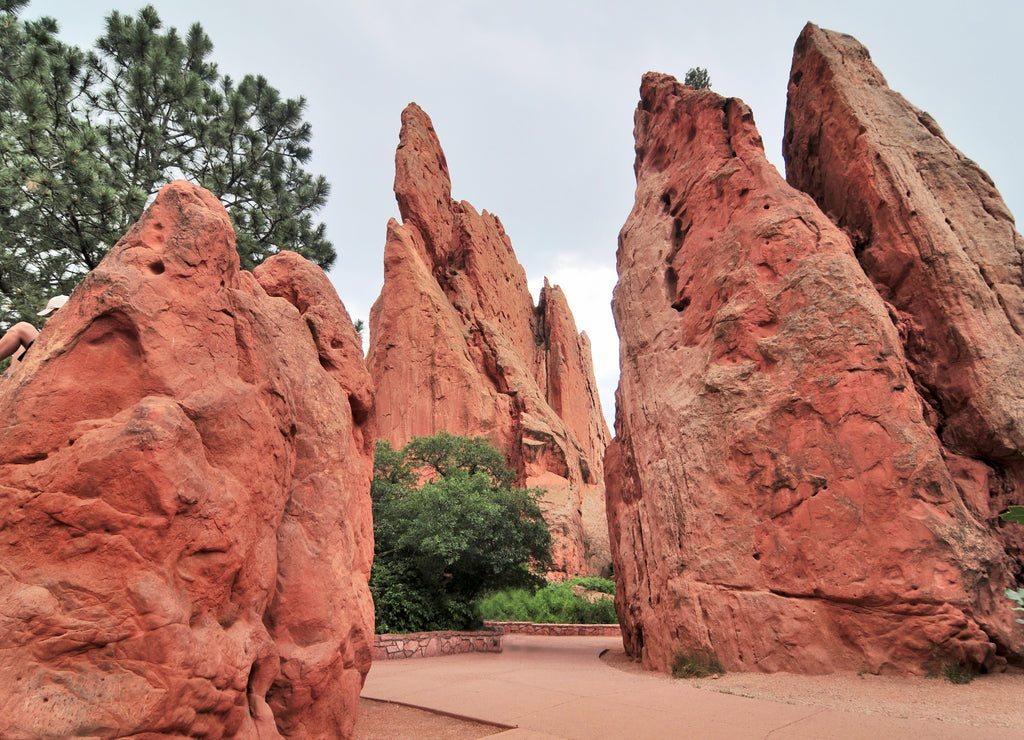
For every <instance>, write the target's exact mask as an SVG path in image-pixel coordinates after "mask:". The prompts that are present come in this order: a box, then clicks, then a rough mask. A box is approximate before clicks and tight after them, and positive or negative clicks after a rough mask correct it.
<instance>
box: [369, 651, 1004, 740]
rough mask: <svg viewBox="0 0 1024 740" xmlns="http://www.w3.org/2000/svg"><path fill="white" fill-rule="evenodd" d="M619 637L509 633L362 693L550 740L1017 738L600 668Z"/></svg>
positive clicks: (385, 665) (391, 672)
mask: <svg viewBox="0 0 1024 740" xmlns="http://www.w3.org/2000/svg"><path fill="white" fill-rule="evenodd" d="M605 649H611V650H621V649H622V641H621V640H620V639H619V638H617V637H531V636H523V635H506V636H505V638H504V652H502V653H468V654H464V655H452V656H444V657H439V658H412V659H409V660H391V661H377V662H375V663H374V664H373V668H372V669H371V670H370V674H369V676H367V679H366V684H365V686H364V687H363V692H362V696H364V697H366V698H369V699H378V700H383V701H394V702H399V703H402V704H408V705H411V706H416V707H422V708H425V709H432V710H434V711H440V712H446V713H449V714H453V715H456V716H460V717H469V718H472V719H477V720H483V721H486V722H492V723H498V724H501V725H506V726H509V727H513V728H516V729H511V730H508V731H506V732H503V733H500V734H498V735H495V736H494V737H496V738H502V740H504V739H505V738H508V739H509V740H532V739H535V740H542V739H543V738H580V739H581V740H599V739H600V738H629V739H630V740H639V739H641V738H673V739H675V738H702V739H703V738H730V740H733V739H742V738H768V737H771V738H786V739H787V740H788V739H789V738H868V739H870V740H884V739H886V738H915V739H916V740H925V739H927V740H932V739H933V738H934V739H936V740H940V739H944V738H949V739H950V740H954V739H955V740H973V739H974V738H977V739H978V740H997V739H1000V738H1020V737H1021V734H1020V733H1019V732H1011V731H1010V730H1003V729H1000V728H992V727H971V726H969V725H957V724H952V723H949V722H937V721H921V720H909V719H894V718H888V717H879V716H875V715H870V714H859V713H853V712H844V711H840V710H837V709H827V708H822V707H813V706H797V705H791V704H776V703H773V702H769V701H763V700H760V699H750V698H746V697H741V696H734V695H729V694H723V693H720V692H716V691H710V690H705V689H697V688H693V687H692V686H690V685H688V684H686V683H685V682H682V681H679V682H676V681H671V680H666V679H665V678H664V677H661V676H656V675H644V674H634V673H627V672H625V671H621V670H619V669H617V668H614V667H611V666H608V665H606V664H605V663H603V662H602V661H601V660H600V658H599V655H600V653H601V652H602V651H603V650H605Z"/></svg>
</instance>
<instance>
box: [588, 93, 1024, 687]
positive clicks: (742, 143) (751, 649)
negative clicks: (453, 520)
mask: <svg viewBox="0 0 1024 740" xmlns="http://www.w3.org/2000/svg"><path fill="white" fill-rule="evenodd" d="M640 97H641V99H640V104H639V106H638V108H637V111H636V117H635V137H636V154H637V156H636V165H635V170H636V174H637V195H636V203H635V205H634V208H633V210H632V212H631V214H630V216H629V218H628V219H627V221H626V224H625V226H624V227H623V229H622V232H621V234H620V244H619V250H618V271H619V282H618V285H617V286H616V288H615V294H614V299H613V304H612V305H613V311H614V314H615V319H616V325H617V327H618V329H619V333H620V365H621V376H620V383H619V389H618V393H617V409H616V435H617V436H616V440H615V441H614V442H613V443H612V446H611V447H610V448H609V452H608V455H607V458H606V484H607V498H608V517H609V523H610V530H611V544H612V553H613V560H614V565H615V577H616V580H617V587H618V588H617V593H618V596H617V603H616V606H617V609H618V611H619V617H620V622H621V623H622V626H623V633H624V640H625V644H626V646H627V649H628V651H629V652H630V654H631V655H633V656H635V657H639V658H642V660H643V663H644V665H645V666H647V667H651V668H656V669H659V670H668V669H669V668H670V666H671V665H672V663H673V660H674V658H675V655H676V652H677V650H682V651H684V652H690V653H693V652H700V651H710V652H713V653H715V654H716V655H717V657H718V658H719V660H720V661H721V662H722V664H723V665H724V666H725V668H727V669H729V670H756V671H794V672H807V673H821V672H830V671H835V670H868V671H873V672H919V671H924V670H927V667H928V665H927V664H928V663H929V662H930V661H932V660H933V659H935V656H938V655H941V656H943V658H944V659H948V660H953V661H961V662H963V663H965V664H967V665H971V666H974V667H986V668H990V669H994V668H998V667H1000V666H1002V665H1004V664H1005V658H1006V657H1019V656H1017V654H1016V653H1015V652H1014V651H1015V650H1016V649H1017V648H1015V647H1012V645H1014V644H1015V643H1014V638H1013V635H1014V634H1015V632H1014V630H1015V628H1014V624H1013V619H1012V612H1010V611H1009V610H1008V608H1007V607H1006V605H1005V603H1003V602H1005V600H1004V599H1002V596H1001V589H1002V587H1003V586H1004V585H1005V584H1006V583H1007V571H1006V567H1007V561H1006V558H1005V556H1004V554H1003V552H1002V550H1001V548H1000V547H999V546H998V544H997V543H996V542H994V541H993V539H992V538H991V537H990V536H989V535H988V532H987V529H986V527H985V526H984V524H983V523H982V522H979V521H978V520H977V519H976V518H975V517H974V516H973V514H972V512H971V511H970V510H969V509H968V508H967V507H966V506H965V505H964V502H963V500H962V497H961V495H960V492H959V491H958V489H957V486H956V484H955V483H954V481H953V479H952V477H951V475H950V472H949V470H948V469H947V467H946V465H945V463H944V460H943V454H942V449H941V446H940V444H939V443H938V440H937V439H936V437H935V435H934V433H933V432H932V430H931V429H930V428H929V426H928V425H927V424H926V423H925V419H924V414H923V407H922V402H921V399H920V397H919V395H918V394H917V392H916V391H915V388H914V384H913V381H912V379H911V377H910V374H909V373H908V370H907V365H906V359H905V357H904V354H903V349H902V344H901V342H900V337H899V334H898V332H897V330H896V328H895V327H894V325H893V323H892V321H891V320H890V318H889V312H888V309H887V307H886V305H885V303H884V302H883V301H882V300H881V299H880V298H879V296H878V294H877V292H876V291H875V290H874V288H873V287H872V285H871V283H870V282H869V281H868V280H867V278H866V277H865V275H864V273H863V271H862V270H861V268H860V266H859V265H858V263H857V261H856V259H855V257H854V253H853V248H852V246H851V244H850V242H849V240H848V239H847V238H846V236H845V235H844V234H843V233H842V232H841V231H840V230H839V229H838V228H836V227H835V226H834V225H833V224H832V223H831V222H830V221H829V220H828V219H827V218H826V217H825V216H824V215H823V214H822V213H821V211H820V210H818V208H817V207H816V206H815V204H814V203H813V201H811V199H810V198H809V197H807V196H806V195H803V194H801V193H799V192H797V191H795V190H793V189H792V188H791V187H789V186H788V185H787V184H786V183H785V182H784V181H783V180H782V178H781V177H780V176H779V174H778V173H777V172H776V170H775V168H774V167H773V166H771V165H770V164H769V163H768V162H767V160H766V159H765V156H764V152H763V148H762V145H761V140H760V137H759V135H758V133H757V130H756V127H755V125H754V122H753V117H752V115H751V112H750V110H749V109H748V108H747V107H746V106H745V105H744V104H743V103H742V102H741V101H739V100H736V99H725V98H722V97H720V96H718V95H716V94H715V93H713V92H711V91H709V90H706V91H694V90H692V89H690V88H688V87H685V86H683V85H681V84H679V83H678V82H676V81H675V80H674V79H673V78H671V77H668V76H665V75H657V74H653V73H652V74H648V75H646V76H645V77H644V79H643V83H642V86H641V95H640Z"/></svg>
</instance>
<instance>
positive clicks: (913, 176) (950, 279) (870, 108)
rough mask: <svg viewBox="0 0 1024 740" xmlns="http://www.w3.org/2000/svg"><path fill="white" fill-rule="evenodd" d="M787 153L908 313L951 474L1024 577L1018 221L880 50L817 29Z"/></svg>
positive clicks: (914, 366)
mask: <svg viewBox="0 0 1024 740" xmlns="http://www.w3.org/2000/svg"><path fill="white" fill-rule="evenodd" d="M784 153H785V156H786V163H787V164H786V169H787V173H788V177H789V181H790V183H791V184H793V185H794V186H795V187H797V188H800V189H801V190H804V191H806V192H808V193H809V194H811V195H812V196H813V197H814V198H815V199H816V200H817V202H818V204H819V205H820V206H821V208H822V209H823V210H824V211H825V212H826V213H828V214H829V216H831V217H832V219H833V220H834V221H836V223H838V224H839V226H840V227H842V229H843V230H844V231H846V232H847V233H848V234H849V235H850V237H851V239H852V240H853V244H854V249H855V251H856V253H857V256H858V258H859V260H860V263H861V265H862V266H863V268H864V270H865V272H866V273H867V275H868V277H869V278H871V280H872V282H873V283H874V284H875V287H876V288H877V289H878V291H879V293H880V294H881V295H882V297H883V298H884V299H885V300H886V301H887V302H889V303H890V304H892V305H893V306H894V307H895V313H896V315H897V317H898V322H899V327H900V331H901V334H902V335H903V343H904V348H905V351H906V354H907V359H908V362H909V366H910V372H911V376H912V377H913V379H914V384H915V386H916V388H917V390H918V392H919V393H920V394H921V395H922V396H923V398H924V399H925V402H926V406H925V409H926V414H927V418H928V420H929V423H930V425H931V426H932V427H934V428H935V430H936V432H937V433H938V434H939V436H940V437H941V438H942V441H943V443H944V445H945V454H946V457H947V460H948V464H949V466H950V469H951V470H952V471H954V474H955V477H956V479H957V484H958V485H959V486H960V487H961V489H962V492H963V496H964V498H965V500H966V501H967V504H968V506H970V507H971V510H972V512H973V513H974V515H975V516H976V517H978V518H979V519H981V520H983V521H986V522H988V523H989V526H991V527H992V528H993V529H996V530H999V532H1000V536H1001V537H1002V539H1003V540H1004V542H1005V543H1006V545H1007V547H1008V548H1009V550H1010V551H1011V553H1013V555H1014V557H1015V558H1016V559H1017V560H1018V561H1019V562H1018V565H1017V572H1018V573H1019V572H1020V568H1021V564H1024V528H1022V527H1014V526H1007V525H1004V524H1003V523H1002V522H1000V521H999V520H998V519H997V518H996V517H997V514H998V513H999V512H1000V511H1004V510H1005V509H1006V507H1007V505H1008V504H1011V503H1014V504H1020V503H1024V458H1022V456H1021V453H1022V452H1024V339H1022V336H1021V334H1022V332H1024V267H1022V257H1021V253H1022V252H1024V241H1022V240H1021V237H1020V235H1019V234H1018V233H1017V232H1016V231H1015V229H1014V222H1013V217H1012V216H1011V215H1010V212H1009V210H1007V208H1006V205H1005V204H1004V203H1003V200H1002V198H1001V197H1000V196H999V192H998V191H997V190H996V188H995V185H993V183H992V180H991V179H990V178H989V176H988V175H987V174H985V172H983V171H982V170H981V168H979V167H978V165H976V164H975V163H974V162H972V161H971V160H969V159H967V158H966V157H965V156H964V155H963V154H961V153H960V152H959V151H957V149H956V148H955V147H954V146H953V145H952V144H950V143H949V142H948V141H947V140H946V137H945V136H944V135H943V133H942V131H941V130H940V129H939V127H938V124H936V123H935V121H934V120H933V119H932V118H931V116H929V115H928V114H927V113H925V112H924V111H921V110H918V109H917V108H915V107H914V106H912V105H911V104H910V103H908V102H907V101H906V100H905V99H904V98H903V97H902V96H901V95H899V94H898V93H896V92H894V91H892V90H890V89H889V87H888V86H887V85H886V82H885V78H884V77H883V76H882V74H881V73H880V72H879V71H878V69H877V68H876V67H875V66H874V65H873V64H872V63H871V57H870V56H869V54H868V51H867V49H865V48H864V47H863V46H861V45H860V44H859V43H858V42H857V41H856V40H855V39H853V38H852V37H850V36H845V35H843V34H839V33H835V32H833V31H826V30H823V29H820V28H818V27H817V26H814V25H813V24H807V26H806V27H805V28H804V30H803V32H802V33H801V34H800V38H799V40H798V41H797V43H796V49H795V51H794V55H793V69H792V72H791V75H790V82H789V105H788V108H787V112H786V134H785V140H784ZM1018 577H1019V576H1018Z"/></svg>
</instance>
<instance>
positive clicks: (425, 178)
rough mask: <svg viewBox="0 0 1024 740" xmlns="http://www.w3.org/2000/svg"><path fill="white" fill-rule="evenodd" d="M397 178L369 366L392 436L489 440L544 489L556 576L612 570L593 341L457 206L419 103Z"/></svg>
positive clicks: (385, 429) (556, 294) (385, 432)
mask: <svg viewBox="0 0 1024 740" xmlns="http://www.w3.org/2000/svg"><path fill="white" fill-rule="evenodd" d="M395 170H396V171H395V196H396V198H397V200H398V205H399V210H400V213H401V216H402V223H401V224H399V223H398V222H397V221H395V220H392V221H391V222H390V223H389V224H388V231H387V242H386V245H385V248H384V287H383V290H382V291H381V294H380V297H379V298H378V299H377V301H376V303H375V304H374V306H373V310H372V312H371V314H370V345H369V346H370V349H369V353H368V356H367V362H368V364H369V367H370V372H371V375H372V376H373V380H374V384H375V386H376V388H377V397H376V412H375V413H376V418H377V429H378V433H379V435H380V437H381V438H383V439H387V440H389V441H390V442H391V443H392V444H393V445H395V446H400V445H403V444H405V443H406V442H408V441H409V440H410V439H411V438H412V437H416V436H427V435H432V434H436V433H438V432H441V431H447V432H450V433H452V434H458V435H468V436H478V435H479V436H484V437H487V438H489V439H490V440H491V441H492V442H493V443H494V444H495V446H496V447H497V448H498V449H499V450H500V451H501V452H502V453H503V454H504V455H505V458H506V459H507V460H508V462H509V466H510V467H511V468H512V469H513V470H515V471H516V473H517V475H518V480H519V483H520V484H521V485H525V486H539V487H542V488H544V489H545V490H546V495H545V497H544V499H543V501H542V502H541V506H542V509H543V510H544V516H545V519H546V520H547V521H548V523H549V525H551V530H552V536H553V537H554V539H555V553H554V556H555V558H554V559H555V569H556V571H559V572H562V573H567V574H577V573H585V572H598V571H600V570H601V569H603V568H604V567H606V566H607V563H608V562H609V560H610V556H609V554H608V544H607V531H606V523H605V516H604V483H603V477H604V468H603V464H604V462H603V461H604V450H605V446H606V445H607V443H608V437H609V433H608V427H607V425H606V424H605V422H604V417H603V416H602V414H601V406H600V401H599V399H598V395H597V385H596V382H595V380H594V371H593V366H592V364H591V357H590V344H589V340H588V339H587V337H586V335H581V334H579V333H577V331H576V325H575V323H574V321H573V318H572V314H571V313H570V311H569V307H568V304H567V303H566V301H565V296H564V295H563V294H562V291H561V290H560V289H558V288H557V286H556V287H551V286H549V285H547V284H545V287H544V289H543V291H542V292H541V295H540V297H539V302H538V306H536V307H535V306H534V304H533V298H532V297H531V295H530V291H529V288H528V287H527V282H526V273H525V271H524V270H523V267H522V265H520V264H519V262H518V261H517V260H516V256H515V252H514V251H513V250H512V244H511V242H510V241H509V238H508V236H507V235H506V233H505V230H504V228H503V227H502V224H501V222H500V221H499V220H498V218H497V217H496V216H494V215H492V214H490V213H487V212H486V211H484V212H483V213H482V214H481V213H478V212H477V211H476V210H475V209H474V208H473V206H471V205H470V204H469V203H467V202H465V201H462V202H456V201H454V200H452V197H451V179H450V176H449V174H448V165H447V163H446V161H445V157H444V152H443V151H442V150H441V145H440V142H439V141H438V138H437V134H436V133H435V132H434V128H433V125H432V124H431V121H430V118H429V117H428V116H427V114H426V113H424V112H423V110H422V109H420V108H419V107H418V106H416V105H415V104H411V105H409V106H408V107H407V108H406V109H405V110H404V111H403V112H402V129H401V133H400V136H399V144H398V149H397V152H396V154H395Z"/></svg>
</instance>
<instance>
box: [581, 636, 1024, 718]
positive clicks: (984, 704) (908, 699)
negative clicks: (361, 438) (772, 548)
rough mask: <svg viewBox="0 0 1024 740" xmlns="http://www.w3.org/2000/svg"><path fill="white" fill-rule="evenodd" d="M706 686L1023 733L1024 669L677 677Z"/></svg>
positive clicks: (625, 665) (622, 664) (627, 665)
mask: <svg viewBox="0 0 1024 740" xmlns="http://www.w3.org/2000/svg"><path fill="white" fill-rule="evenodd" d="M601 660H603V661H604V662H605V663H606V664H608V665H610V666H613V667H615V668H618V669H619V670H623V671H632V672H639V673H643V672H644V670H643V668H641V667H640V666H639V665H638V664H636V663H633V662H632V661H631V660H630V659H629V658H628V657H626V654H625V653H624V652H622V651H621V650H619V651H608V652H606V653H605V654H604V655H602V656H601ZM665 680H666V681H684V682H686V683H688V684H690V685H691V686H694V687H696V688H699V689H704V690H707V691H720V692H722V693H724V694H736V695H737V696H748V697H751V698H754V699H764V700H766V701H774V702H779V703H782V704H797V705H809V706H815V707H826V708H829V709H839V710H842V711H847V712H862V713H864V714H874V715H878V716H882V717H898V718H901V719H936V720H941V721H943V722H957V723H959V724H965V725H973V726H975V727H1016V728H1020V730H1021V734H1022V737H1024V673H1021V672H1015V673H997V674H991V675H984V676H977V677H976V678H975V679H974V680H973V681H971V682H970V683H967V684H954V683H950V682H949V681H947V680H946V679H944V678H941V677H936V678H924V677H920V676H874V675H871V674H868V673H865V674H857V673H832V674H829V675H826V676H802V675H797V674H793V673H726V674H724V675H722V676H719V677H716V678H690V679H674V678H672V677H671V676H666V677H665Z"/></svg>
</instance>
